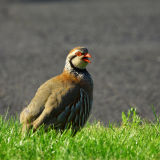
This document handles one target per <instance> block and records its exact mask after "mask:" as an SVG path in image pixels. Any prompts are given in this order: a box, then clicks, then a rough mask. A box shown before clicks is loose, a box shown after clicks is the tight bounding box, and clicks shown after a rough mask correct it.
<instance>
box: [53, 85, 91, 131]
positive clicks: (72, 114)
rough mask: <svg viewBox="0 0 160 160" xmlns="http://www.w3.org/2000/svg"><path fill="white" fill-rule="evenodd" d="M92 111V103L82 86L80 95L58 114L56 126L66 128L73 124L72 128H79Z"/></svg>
mask: <svg viewBox="0 0 160 160" xmlns="http://www.w3.org/2000/svg"><path fill="white" fill-rule="evenodd" d="M90 111H91V103H90V99H89V96H88V94H87V93H86V91H85V90H84V89H82V88H80V91H79V94H78V97H77V98H76V96H75V100H74V101H73V102H72V103H70V104H68V105H67V106H65V108H64V109H63V110H61V112H60V113H59V114H58V115H57V116H56V118H55V121H54V127H55V128H59V129H62V130H63V129H66V128H68V127H70V125H72V129H74V130H78V129H79V128H81V127H83V126H84V124H85V123H86V121H87V119H88V117H89V113H90Z"/></svg>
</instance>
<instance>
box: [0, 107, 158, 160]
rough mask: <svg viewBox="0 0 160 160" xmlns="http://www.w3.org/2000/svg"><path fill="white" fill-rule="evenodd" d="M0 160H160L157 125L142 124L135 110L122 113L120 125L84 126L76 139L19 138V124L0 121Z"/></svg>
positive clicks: (54, 136) (68, 135)
mask: <svg viewBox="0 0 160 160" xmlns="http://www.w3.org/2000/svg"><path fill="white" fill-rule="evenodd" d="M0 159H2V160H7V159H8V160H21V159H22V160H25V159H31V160H32V159H33V160H35V159H56V160H57V159H58V160H61V159H65V160H67V159H68V160H71V159H76V160H81V159H84V160H88V159H91V160H92V159H93V160H94V159H98V160H100V159H102V160H103V159H106V160H108V159H113V160H115V159H121V160H122V159H127V160H128V159H134V160H135V159H138V160H143V159H146V160H149V159H154V160H159V159H160V122H159V117H156V120H155V121H154V122H147V121H144V120H142V119H141V118H140V117H139V116H138V115H137V114H136V111H135V109H133V108H132V109H131V110H130V111H128V113H127V115H126V114H124V113H122V124H121V125H113V124H110V125H109V126H107V127H104V126H103V125H102V124H100V123H99V122H97V123H95V124H89V123H88V124H87V125H86V126H85V128H83V129H82V130H81V131H80V132H78V133H77V134H76V136H74V137H72V136H71V131H68V132H67V133H63V134H60V133H56V132H55V131H54V130H50V131H49V132H47V133H46V132H44V130H43V128H42V129H40V130H39V131H37V132H35V133H33V132H32V131H31V132H30V133H29V134H28V135H25V136H22V135H21V126H20V124H19V121H18V120H14V119H10V120H5V118H4V117H2V116H1V117H0Z"/></svg>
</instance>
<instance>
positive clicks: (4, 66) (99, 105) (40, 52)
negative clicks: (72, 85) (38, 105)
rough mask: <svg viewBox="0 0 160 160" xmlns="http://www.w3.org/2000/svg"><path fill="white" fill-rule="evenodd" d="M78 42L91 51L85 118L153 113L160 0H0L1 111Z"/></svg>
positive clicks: (158, 95)
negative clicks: (133, 111)
mask: <svg viewBox="0 0 160 160" xmlns="http://www.w3.org/2000/svg"><path fill="white" fill-rule="evenodd" d="M79 45H83V46H86V47H87V48H88V49H89V51H90V53H91V54H92V56H93V59H92V61H93V62H92V63H91V64H90V65H89V66H88V70H89V72H90V73H91V74H92V77H93V80H94V103H93V110H92V115H91V118H90V119H91V120H94V119H97V120H100V121H102V122H104V123H105V124H107V123H108V122H109V121H110V122H117V121H120V120H121V112H122V111H127V110H128V109H129V108H130V105H133V106H134V107H136V108H137V110H138V112H139V113H140V115H141V116H143V117H145V118H147V119H153V118H154V116H153V113H152V109H151V105H154V107H155V109H156V111H157V113H160V1H159V0H152V1H151V0H134V1H131V0H121V1H119V0H114V1H112V0H104V1H102V0H99V1H91V0H86V1H80V0H72V1H67V0H60V1H51V0H50V1H49V0H48V1H46V0H44V1H43V0H41V1H40V0H0V114H5V112H6V110H7V108H8V112H9V115H15V114H19V113H20V111H21V110H22V108H23V107H24V106H26V105H27V104H28V103H29V102H30V100H31V98H32V97H33V95H34V94H35V92H36V90H37V88H38V87H39V86H40V84H42V83H43V82H44V81H46V80H48V79H49V78H51V77H52V76H55V75H57V74H59V73H60V72H61V71H62V70H63V67H64V62H65V58H66V55H67V53H68V51H69V50H70V49H72V48H73V47H75V46H79Z"/></svg>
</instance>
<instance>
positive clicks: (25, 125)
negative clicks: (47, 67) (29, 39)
mask: <svg viewBox="0 0 160 160" xmlns="http://www.w3.org/2000/svg"><path fill="white" fill-rule="evenodd" d="M90 58H91V54H90V53H88V49H87V48H85V47H75V48H73V49H72V50H71V51H70V52H69V53H68V55H67V58H66V61H65V66H64V69H63V72H62V73H61V74H59V75H57V76H55V77H53V78H51V79H49V80H47V81H46V82H44V83H43V84H42V85H41V86H40V87H39V88H38V89H37V92H36V94H35V96H34V97H33V99H32V100H31V102H30V103H29V105H28V106H27V107H25V108H24V109H23V110H22V112H21V113H20V123H21V124H22V132H23V133H25V132H27V131H29V130H30V129H33V131H36V130H37V129H38V128H39V127H40V126H42V125H43V126H44V127H45V128H49V127H52V128H54V129H55V130H59V131H62V132H63V131H64V130H67V129H69V128H71V130H72V132H73V133H74V134H76V133H77V131H79V130H81V129H82V128H83V127H84V125H85V123H86V122H87V120H88V117H89V115H90V112H91V109H92V102H93V80H92V77H91V75H90V73H89V72H88V71H87V69H86V67H87V65H88V64H89V63H91V60H90Z"/></svg>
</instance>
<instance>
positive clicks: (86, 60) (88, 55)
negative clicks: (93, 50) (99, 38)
mask: <svg viewBox="0 0 160 160" xmlns="http://www.w3.org/2000/svg"><path fill="white" fill-rule="evenodd" d="M88 58H91V55H90V54H89V53H86V54H84V56H83V60H84V61H85V62H88V63H91V61H90V60H89V59H88Z"/></svg>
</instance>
